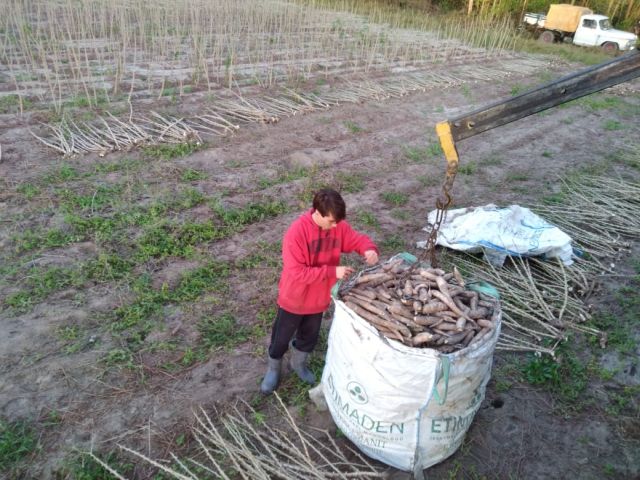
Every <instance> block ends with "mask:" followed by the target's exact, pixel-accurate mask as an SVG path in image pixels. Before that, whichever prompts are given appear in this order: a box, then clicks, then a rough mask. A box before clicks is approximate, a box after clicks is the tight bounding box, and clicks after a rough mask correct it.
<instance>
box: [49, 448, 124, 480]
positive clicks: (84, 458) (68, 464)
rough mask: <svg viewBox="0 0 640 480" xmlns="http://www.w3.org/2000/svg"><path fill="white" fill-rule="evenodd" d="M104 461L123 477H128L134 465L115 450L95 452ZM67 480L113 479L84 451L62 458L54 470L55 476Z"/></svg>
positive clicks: (113, 479) (113, 478)
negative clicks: (101, 452)
mask: <svg viewBox="0 0 640 480" xmlns="http://www.w3.org/2000/svg"><path fill="white" fill-rule="evenodd" d="M94 455H96V457H98V458H100V460H102V461H103V462H104V463H106V464H107V465H109V466H110V467H111V468H113V469H114V470H115V471H116V472H118V473H119V474H120V475H124V476H125V478H130V477H131V474H132V473H133V471H134V465H133V464H132V463H129V462H128V461H125V460H123V459H121V458H119V457H118V455H117V454H116V452H115V451H111V452H107V453H104V454H96V453H94ZM55 478H59V479H69V480H115V478H116V477H114V476H113V475H112V474H111V473H109V471H108V470H107V469H105V468H104V467H103V466H102V465H100V464H99V463H98V462H96V461H95V460H94V459H93V458H92V457H91V456H90V455H88V454H87V453H84V452H80V453H74V454H72V455H70V456H68V457H67V458H65V459H64V461H63V462H62V465H60V467H59V469H58V470H57V471H56V477H55Z"/></svg>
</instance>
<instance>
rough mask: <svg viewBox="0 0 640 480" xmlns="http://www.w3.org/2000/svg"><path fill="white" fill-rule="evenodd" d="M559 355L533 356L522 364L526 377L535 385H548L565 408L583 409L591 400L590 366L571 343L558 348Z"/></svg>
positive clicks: (546, 386)
mask: <svg viewBox="0 0 640 480" xmlns="http://www.w3.org/2000/svg"><path fill="white" fill-rule="evenodd" d="M557 354H558V360H554V359H553V358H551V357H550V356H549V355H542V356H536V355H529V357H528V361H527V362H526V363H524V364H523V365H522V367H521V370H522V375H523V379H524V380H525V381H527V382H528V383H530V384H532V385H540V386H544V387H545V388H546V389H548V390H549V391H550V392H551V393H553V394H554V395H555V396H556V398H557V399H558V400H559V401H560V402H561V404H562V407H564V408H566V409H568V410H576V411H579V410H580V409H582V408H583V407H584V406H585V403H586V402H587V398H586V397H585V392H586V390H587V386H588V383H589V375H588V373H589V372H588V366H587V365H586V363H585V362H584V361H582V360H581V359H580V358H578V356H577V355H576V353H575V352H574V351H573V350H571V348H570V347H569V346H567V344H563V345H561V346H560V347H558V350H557Z"/></svg>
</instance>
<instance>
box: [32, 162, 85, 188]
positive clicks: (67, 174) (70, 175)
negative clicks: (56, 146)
mask: <svg viewBox="0 0 640 480" xmlns="http://www.w3.org/2000/svg"><path fill="white" fill-rule="evenodd" d="M83 176H84V175H83V174H81V173H80V172H79V171H78V170H77V169H76V168H75V167H73V166H71V165H69V164H68V163H63V164H62V165H60V166H59V167H57V168H55V169H53V170H52V171H51V172H49V173H48V174H47V175H45V176H44V177H43V178H42V182H43V183H44V184H57V183H63V182H69V181H71V180H78V179H79V178H82V177H83Z"/></svg>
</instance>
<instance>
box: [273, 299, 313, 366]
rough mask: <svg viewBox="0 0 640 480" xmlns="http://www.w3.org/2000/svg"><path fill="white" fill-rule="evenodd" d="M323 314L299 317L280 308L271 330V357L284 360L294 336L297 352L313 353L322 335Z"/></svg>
mask: <svg viewBox="0 0 640 480" xmlns="http://www.w3.org/2000/svg"><path fill="white" fill-rule="evenodd" d="M322 313H323V312H320V313H312V314H310V315H297V314H295V313H291V312H287V311H286V310H283V309H282V308H280V307H278V313H277V314H276V320H275V322H273V328H272V329H271V345H269V356H270V357H271V358H275V359H277V358H282V356H283V355H284V354H285V352H286V351H287V349H288V348H289V342H290V341H291V339H292V338H293V336H294V335H295V340H294V341H293V346H294V347H296V350H300V351H301V352H308V353H309V352H311V351H313V349H314V348H315V346H316V344H317V343H318V337H319V335H320V324H321V323H322Z"/></svg>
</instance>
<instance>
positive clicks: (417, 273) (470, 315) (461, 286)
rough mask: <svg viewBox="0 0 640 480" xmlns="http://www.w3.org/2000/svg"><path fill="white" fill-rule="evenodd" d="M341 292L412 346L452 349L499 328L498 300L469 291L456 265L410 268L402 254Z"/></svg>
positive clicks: (377, 324) (356, 309)
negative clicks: (450, 268) (449, 270)
mask: <svg viewBox="0 0 640 480" xmlns="http://www.w3.org/2000/svg"><path fill="white" fill-rule="evenodd" d="M340 295H341V299H342V300H343V301H344V302H345V305H346V306H347V307H349V308H350V309H351V310H352V311H353V312H354V313H356V314H357V315H359V316H360V317H362V318H363V319H365V320H366V321H368V322H369V323H370V324H371V325H373V326H374V327H375V328H376V329H377V330H378V331H379V332H380V333H381V334H382V335H384V336H385V337H387V338H390V339H393V340H397V341H399V342H402V343H404V344H405V345H408V346H411V347H426V348H433V349H436V350H438V351H439V352H441V353H451V352H454V351H457V350H461V349H463V348H465V347H468V346H469V345H473V344H476V343H479V342H481V341H482V340H483V339H486V338H488V337H489V333H491V331H492V330H494V329H495V328H496V324H495V322H496V315H495V314H496V312H497V303H496V301H494V300H488V299H487V298H485V297H481V296H480V295H479V294H478V292H475V291H471V290H466V289H465V281H464V279H463V278H462V275H461V274H460V272H459V271H458V270H457V269H456V268H454V270H453V272H452V273H445V272H444V271H443V270H440V269H437V268H410V267H409V266H406V265H405V264H404V263H403V261H402V260H401V259H396V260H393V261H390V262H388V263H386V264H384V265H382V266H380V267H377V268H376V269H374V270H369V271H367V272H366V273H363V274H361V275H359V276H358V277H357V278H355V279H354V280H353V281H350V282H349V283H348V286H347V287H345V288H344V289H342V290H341V293H340Z"/></svg>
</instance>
